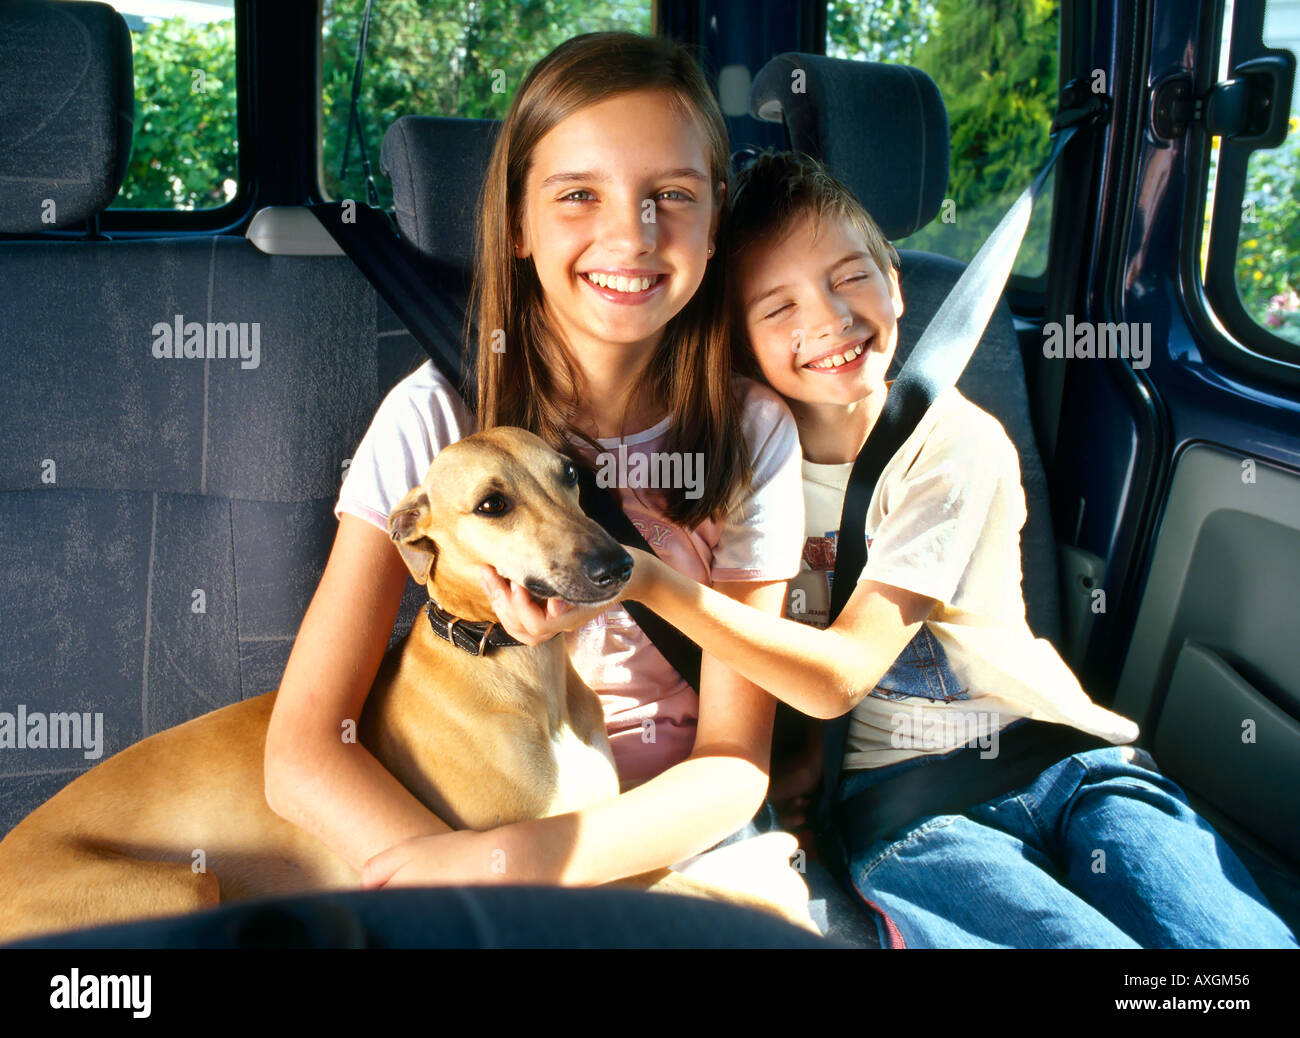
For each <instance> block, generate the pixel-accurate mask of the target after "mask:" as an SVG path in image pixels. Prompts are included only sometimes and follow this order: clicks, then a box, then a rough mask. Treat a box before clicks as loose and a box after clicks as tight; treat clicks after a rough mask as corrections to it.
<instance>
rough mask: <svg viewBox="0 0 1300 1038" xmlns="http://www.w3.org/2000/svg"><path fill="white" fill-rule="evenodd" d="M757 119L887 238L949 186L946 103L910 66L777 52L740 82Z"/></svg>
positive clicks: (933, 205)
mask: <svg viewBox="0 0 1300 1038" xmlns="http://www.w3.org/2000/svg"><path fill="white" fill-rule="evenodd" d="M749 109H750V112H751V113H752V114H753V115H754V117H755V118H757V119H762V120H764V121H767V122H781V121H784V122H785V125H786V129H787V131H788V132H789V135H790V146H791V147H792V148H794V149H796V150H797V151H802V152H804V153H806V154H808V155H811V156H812V157H813V158H816V159H820V160H821V161H822V162H824V163H825V164H826V167H827V168H828V169H829V170H830V171H831V173H832V174H834V176H835V177H837V178H838V179H839V180H841V181H843V182H844V184H845V185H846V186H848V187H849V188H850V189H851V190H852V191H853V193H854V194H855V195H857V196H858V200H859V201H860V202H861V203H862V204H863V205H864V206H865V207H866V209H867V211H868V212H869V213H871V215H872V216H873V217H874V218H875V220H876V222H877V223H878V224H880V227H881V230H883V231H884V232H885V236H886V237H887V238H889V239H890V240H894V239H897V238H906V237H907V236H908V235H909V234H911V233H913V232H914V231H917V230H919V229H920V228H922V227H924V226H925V225H926V224H927V223H929V222H930V221H931V220H933V219H934V218H935V216H936V215H937V214H938V212H939V208H940V206H942V204H943V198H944V192H945V191H946V190H947V187H948V112H947V110H946V109H945V108H944V106H943V98H942V97H941V96H940V94H939V88H938V87H937V86H935V83H934V80H932V79H931V78H930V77H929V76H927V75H926V74H925V73H924V72H922V71H921V70H920V69H918V68H912V67H911V66H908V65H885V64H881V63H880V62H875V61H847V60H844V59H841V58H827V57H823V56H822V55H819V54H778V55H777V56H776V57H775V58H773V59H772V60H771V61H769V62H768V63H767V64H766V65H764V66H763V68H762V69H761V70H759V73H758V75H757V76H755V77H754V82H753V85H752V86H751V87H750V90H749Z"/></svg>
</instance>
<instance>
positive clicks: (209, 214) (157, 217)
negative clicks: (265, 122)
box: [99, 0, 254, 233]
mask: <svg viewBox="0 0 1300 1038" xmlns="http://www.w3.org/2000/svg"><path fill="white" fill-rule="evenodd" d="M249 3H250V0H234V19H235V145H236V152H235V172H234V181H235V194H234V197H233V198H231V199H230V201H228V202H225V203H224V204H222V205H219V206H213V207H212V208H210V209H150V208H140V207H130V208H127V207H123V208H114V207H112V204H111V203H110V207H109V208H106V209H104V211H103V212H102V213H100V214H99V228H100V230H101V231H104V232H109V231H117V232H127V233H143V232H150V231H159V232H164V233H200V232H207V233H215V232H221V231H228V230H230V229H231V228H232V227H235V226H237V225H239V224H240V223H242V222H243V221H245V220H246V219H247V217H248V214H249V207H250V205H251V204H252V200H253V199H252V196H253V193H254V192H253V190H252V187H253V185H252V184H251V183H250V181H251V174H252V168H253V167H252V161H251V155H250V150H251V147H250V145H251V142H252V140H253V126H252V114H251V105H250V98H251V96H252V94H251V87H250V70H251V64H252V54H251V50H250V42H249V25H250V19H249V17H248V14H249V12H248V7H249ZM132 56H133V61H134V46H133V48H132ZM132 94H133V95H134V87H133V88H132Z"/></svg>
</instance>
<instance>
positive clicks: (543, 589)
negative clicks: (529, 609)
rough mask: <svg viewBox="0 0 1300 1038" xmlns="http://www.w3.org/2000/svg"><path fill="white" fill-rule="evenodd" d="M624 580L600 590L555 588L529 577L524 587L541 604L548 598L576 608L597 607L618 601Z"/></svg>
mask: <svg viewBox="0 0 1300 1038" xmlns="http://www.w3.org/2000/svg"><path fill="white" fill-rule="evenodd" d="M626 583H627V581H626V580H620V581H619V582H618V583H617V585H614V586H611V587H602V588H594V587H587V588H585V589H584V588H577V587H570V588H557V587H554V586H553V585H551V584H549V583H547V582H546V581H545V580H542V579H541V578H540V577H529V578H528V579H527V580H525V581H524V587H525V588H526V589H527V590H528V593H529V594H530V595H532V596H533V598H534V599H540V600H541V602H539V603H538V604H539V605H540V604H542V603H543V602H544V601H545V600H546V599H548V598H558V599H560V600H562V601H564V602H568V603H569V604H570V605H576V606H598V605H612V604H613V603H614V602H615V601H617V599H618V593H619V592H620V591H622V590H623V586H624V585H625V584H626Z"/></svg>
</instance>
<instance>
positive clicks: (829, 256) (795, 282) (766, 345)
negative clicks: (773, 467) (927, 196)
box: [736, 215, 903, 405]
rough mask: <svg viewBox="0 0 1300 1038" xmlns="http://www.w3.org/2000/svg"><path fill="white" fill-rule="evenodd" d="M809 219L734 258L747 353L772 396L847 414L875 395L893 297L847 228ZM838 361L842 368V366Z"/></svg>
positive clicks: (881, 382)
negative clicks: (847, 407) (844, 407)
mask: <svg viewBox="0 0 1300 1038" xmlns="http://www.w3.org/2000/svg"><path fill="white" fill-rule="evenodd" d="M817 230H818V233H817V236H816V238H814V237H813V220H812V217H811V215H805V216H802V217H800V218H799V219H798V220H797V221H796V222H795V224H794V226H793V227H792V228H791V229H790V231H789V233H787V234H786V235H785V237H783V238H781V239H780V240H768V241H764V242H759V243H758V244H756V245H755V246H754V247H753V248H751V249H749V251H748V252H747V253H746V254H745V255H744V256H743V257H741V261H740V266H739V270H738V272H737V273H738V276H737V281H736V284H737V286H738V292H739V296H740V299H739V305H740V308H741V309H740V313H741V317H742V320H743V323H744V326H745V331H746V334H747V335H748V338H749V345H750V348H751V349H752V350H753V351H754V357H755V359H756V360H757V361H758V366H759V368H760V369H761V370H762V372H763V376H764V377H765V378H766V379H767V381H768V383H769V384H770V385H771V386H772V388H773V389H775V390H776V391H777V392H778V393H780V394H781V395H782V396H784V397H786V398H787V399H788V400H790V401H792V402H793V401H798V402H802V403H806V404H841V405H848V404H852V403H856V402H857V401H860V400H863V399H865V398H866V397H868V396H870V395H871V394H873V393H880V394H882V395H883V394H884V393H885V372H886V371H887V370H888V369H889V362H890V360H892V359H893V356H894V348H895V347H896V346H897V344H898V318H899V317H901V316H902V313H903V297H902V295H901V294H900V292H899V289H898V274H897V272H896V271H894V270H893V269H892V268H890V270H889V271H888V273H884V272H882V271H881V270H880V268H879V267H878V266H877V265H876V262H875V260H873V259H872V258H871V253H870V252H869V251H868V249H867V243H866V242H865V241H863V240H862V236H861V235H860V234H859V233H858V232H857V231H856V230H854V228H853V226H852V224H850V223H849V222H848V221H847V220H843V219H839V218H836V217H827V218H826V219H824V220H823V221H822V222H821V226H820V227H819V228H817ZM846 356H847V357H848V358H849V359H848V360H845V357H846Z"/></svg>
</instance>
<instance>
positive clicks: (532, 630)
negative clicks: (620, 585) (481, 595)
mask: <svg viewBox="0 0 1300 1038" xmlns="http://www.w3.org/2000/svg"><path fill="white" fill-rule="evenodd" d="M483 590H484V591H486V592H487V596H488V601H489V602H491V603H492V611H493V612H494V613H496V614H497V620H498V621H499V622H500V624H501V626H502V627H504V628H505V630H506V633H507V634H508V635H510V637H512V638H514V639H515V640H516V641H519V642H522V643H523V644H524V645H541V644H542V642H546V641H550V640H551V639H552V638H554V637H555V636H556V635H557V634H560V633H562V632H564V631H576V630H577V629H578V628H579V627H581V626H582V625H583V624H585V623H587V622H589V621H590V620H592V619H593V618H595V617H597V616H599V615H600V614H601V613H603V612H604V611H605V610H606V609H608V608H609V607H610V605H611V604H612V603H611V602H605V603H602V604H601V605H595V606H577V605H574V604H573V603H572V602H566V601H564V599H562V598H548V599H545V600H543V601H541V602H538V601H537V600H536V599H534V598H533V596H532V595H531V594H529V592H528V589H527V588H526V587H524V586H523V585H522V584H516V583H515V582H514V581H513V580H506V579H505V578H504V577H503V576H501V574H500V573H498V572H497V571H496V570H495V569H494V568H493V567H491V566H484V567H483Z"/></svg>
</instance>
